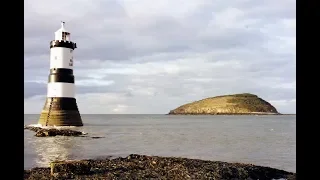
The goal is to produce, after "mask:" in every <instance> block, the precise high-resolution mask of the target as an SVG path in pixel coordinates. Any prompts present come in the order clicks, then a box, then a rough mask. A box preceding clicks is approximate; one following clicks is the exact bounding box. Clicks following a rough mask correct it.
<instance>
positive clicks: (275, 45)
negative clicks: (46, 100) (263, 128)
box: [25, 0, 296, 113]
mask: <svg viewBox="0 0 320 180" xmlns="http://www.w3.org/2000/svg"><path fill="white" fill-rule="evenodd" d="M59 2H64V1H60V0H58V1H57V2H55V3H59ZM190 2H191V1H190ZM127 3H128V2H127V1H126V0H122V1H95V2H91V1H87V0H81V1H77V3H74V1H68V2H64V3H63V4H64V5H63V6H61V9H57V8H56V7H54V6H52V4H50V2H47V4H46V3H43V2H42V1H39V0H28V2H27V3H26V5H25V81H26V82H25V98H26V99H27V100H28V98H29V97H32V96H35V95H45V94H46V81H47V77H48V73H49V42H50V41H51V40H52V39H53V37H54V31H56V30H57V29H58V28H59V26H60V24H59V22H60V20H65V21H66V28H67V29H69V30H70V31H71V33H72V34H71V35H72V39H73V40H74V41H75V42H76V43H77V44H78V47H79V48H78V49H77V50H76V51H75V71H74V73H75V78H76V84H77V82H79V83H78V85H77V94H78V95H83V97H85V98H87V99H83V100H81V101H80V103H81V102H83V103H85V102H86V103H88V102H91V101H94V102H92V103H93V104H97V100H92V99H94V98H93V97H91V96H85V94H88V93H99V94H101V96H103V95H105V96H106V97H105V98H106V100H105V101H108V102H106V104H108V107H109V106H110V108H112V107H118V106H119V104H120V105H121V106H122V105H125V106H128V108H129V109H126V112H141V113H166V112H167V111H168V110H169V109H170V108H174V107H176V106H178V105H181V104H182V103H187V102H190V101H193V100H198V99H201V98H205V97H209V96H216V95H222V94H229V93H241V92H250V93H255V94H257V95H259V96H261V97H262V98H265V99H267V100H283V101H290V100H292V99H295V92H296V91H295V87H292V85H290V84H295V67H296V64H295V49H292V50H291V48H294V47H295V44H292V43H293V42H291V41H290V42H289V41H288V42H286V41H285V40H282V39H281V38H282V37H285V38H292V39H294V40H295V29H290V28H289V27H287V26H285V25H284V24H283V22H282V20H284V19H295V1H293V0H283V1H281V2H280V1H275V0H270V1H265V2H260V1H259V2H258V1H253V0H248V1H240V0H235V1H232V2H229V1H221V0H218V1H211V0H201V1H200V0H199V1H194V2H193V4H194V8H190V9H189V11H186V12H185V13H180V14H179V12H180V11H178V10H180V9H174V8H173V6H174V2H171V1H170V2H169V1H168V5H167V6H168V7H167V9H170V8H171V9H172V8H173V9H174V10H175V11H173V10H171V11H169V10H168V11H163V12H161V11H157V12H153V11H152V10H151V9H149V8H148V7H143V6H146V5H145V3H142V1H141V2H137V3H135V6H134V7H133V6H130V4H127ZM139 3H140V4H139ZM185 3H186V4H187V3H189V1H185ZM70 7H72V9H73V11H72V13H68V12H66V13H61V12H62V11H64V10H65V9H69V8H70ZM137 7H138V8H140V10H139V11H137V10H134V8H137ZM182 7H184V6H183V5H180V6H179V8H182ZM163 10H166V9H165V8H164V9H163ZM60 11H61V12H60ZM140 11H141V12H140ZM173 12H174V13H173ZM177 14H178V15H177ZM290 40H291V39H290ZM280 48H284V49H283V50H279V49H280ZM85 80H89V81H90V80H92V81H100V84H101V85H94V86H82V85H80V82H81V81H85ZM106 81H113V82H114V83H113V84H111V85H103V84H104V82H106ZM36 82H42V83H36ZM109 95H110V97H109ZM112 96H116V97H117V98H115V99H112V102H109V101H111V100H110V99H108V98H111V97H112ZM30 101H31V100H30ZM87 101H88V102H87ZM101 102H102V100H101ZM155 102H156V103H155ZM150 104H152V107H151V105H150ZM80 106H81V105H80ZM83 107H85V106H83ZM130 108H131V109H130ZM281 108H282V109H283V110H285V111H290V109H291V110H292V111H295V109H292V108H293V105H292V104H288V105H282V106H281ZM90 111H91V110H90ZM101 111H102V110H101ZM280 111H281V109H280ZM103 112H105V111H103ZM110 112H111V111H110Z"/></svg>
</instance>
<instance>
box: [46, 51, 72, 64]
mask: <svg viewBox="0 0 320 180" xmlns="http://www.w3.org/2000/svg"><path fill="white" fill-rule="evenodd" d="M72 54H73V49H69V48H64V47H55V48H51V50H50V69H54V68H56V69H57V68H66V69H73V55H72Z"/></svg>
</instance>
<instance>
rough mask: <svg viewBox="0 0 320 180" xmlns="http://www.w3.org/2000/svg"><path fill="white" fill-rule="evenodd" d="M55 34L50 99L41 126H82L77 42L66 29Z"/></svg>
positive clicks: (48, 93)
mask: <svg viewBox="0 0 320 180" xmlns="http://www.w3.org/2000/svg"><path fill="white" fill-rule="evenodd" d="M64 24H65V23H64V22H62V23H61V28H60V29H59V30H57V31H56V32H55V39H54V40H52V41H51V42H50V74H49V78H48V91H47V99H46V102H45V105H44V107H43V110H42V112H41V115H40V119H39V122H38V123H39V124H41V125H42V126H83V123H82V120H81V116H80V113H79V110H78V106H77V102H76V99H75V85H74V76H73V51H74V49H75V48H77V46H76V43H74V42H72V41H71V40H70V33H69V32H68V31H67V30H66V29H65V28H64Z"/></svg>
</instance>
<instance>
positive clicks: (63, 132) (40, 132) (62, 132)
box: [24, 126, 85, 137]
mask: <svg viewBox="0 0 320 180" xmlns="http://www.w3.org/2000/svg"><path fill="white" fill-rule="evenodd" d="M24 129H28V130H31V131H34V132H36V134H35V136H37V137H48V136H81V135H85V133H83V132H80V131H75V130H70V129H57V128H41V127H33V126H25V127H24Z"/></svg>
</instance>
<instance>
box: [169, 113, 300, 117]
mask: <svg viewBox="0 0 320 180" xmlns="http://www.w3.org/2000/svg"><path fill="white" fill-rule="evenodd" d="M165 115H208V116H238V115H239V116H245V115H248V116H254V115H257V116H265V115H271V116H283V115H287V116H288V115H296V114H281V113H263V112H252V113H214V114H210V113H168V114H165Z"/></svg>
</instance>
